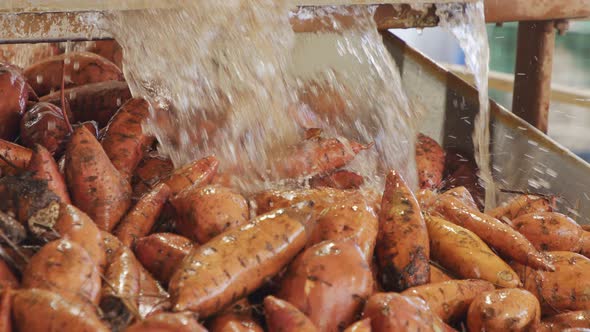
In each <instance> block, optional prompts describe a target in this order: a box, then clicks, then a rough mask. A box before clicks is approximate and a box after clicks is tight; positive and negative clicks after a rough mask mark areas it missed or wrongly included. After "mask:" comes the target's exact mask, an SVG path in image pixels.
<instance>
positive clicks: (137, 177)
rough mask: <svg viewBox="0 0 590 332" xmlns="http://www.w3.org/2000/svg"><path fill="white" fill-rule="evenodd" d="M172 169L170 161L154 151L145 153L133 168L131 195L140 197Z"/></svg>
mask: <svg viewBox="0 0 590 332" xmlns="http://www.w3.org/2000/svg"><path fill="white" fill-rule="evenodd" d="M173 170H174V165H173V164H172V161H171V160H170V159H168V158H164V157H161V156H159V155H157V154H155V153H148V154H146V155H145V156H144V157H143V159H142V160H141V161H140V162H139V165H138V166H137V168H136V169H135V174H134V175H133V179H132V181H131V183H132V185H133V196H135V197H141V196H143V194H145V193H146V192H148V191H150V189H151V188H153V187H154V186H155V184H156V183H158V182H159V181H160V180H161V179H163V178H165V177H167V176H169V175H170V174H171V173H172V171H173Z"/></svg>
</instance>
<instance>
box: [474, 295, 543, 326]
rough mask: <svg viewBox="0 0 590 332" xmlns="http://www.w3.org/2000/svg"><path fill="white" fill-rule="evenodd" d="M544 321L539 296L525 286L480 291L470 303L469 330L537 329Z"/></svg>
mask: <svg viewBox="0 0 590 332" xmlns="http://www.w3.org/2000/svg"><path fill="white" fill-rule="evenodd" d="M540 320H541V307H540V305H539V301H538V300H537V298H536V297H535V296H534V295H533V294H531V293H530V292H528V291H526V290H523V289H499V290H495V291H491V292H485V293H482V294H479V295H478V296H476V297H475V298H474V299H473V302H471V305H469V311H468V313H467V327H468V329H469V331H490V332H494V331H498V332H504V331H506V332H509V331H510V332H517V331H518V332H520V331H534V329H535V327H536V326H537V324H539V322H540Z"/></svg>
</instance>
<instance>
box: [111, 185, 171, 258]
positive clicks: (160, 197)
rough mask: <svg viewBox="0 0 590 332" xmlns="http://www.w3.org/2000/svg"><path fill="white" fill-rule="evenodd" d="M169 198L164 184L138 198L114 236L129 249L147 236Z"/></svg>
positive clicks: (168, 192)
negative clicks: (139, 239)
mask: <svg viewBox="0 0 590 332" xmlns="http://www.w3.org/2000/svg"><path fill="white" fill-rule="evenodd" d="M169 196H170V188H168V186H167V185H166V184H165V183H160V184H159V185H158V186H156V187H155V188H154V189H153V190H152V191H151V192H148V193H147V194H145V195H144V196H143V197H141V198H140V200H139V201H138V202H137V203H136V204H135V206H133V207H132V208H131V210H130V211H129V212H128V213H127V215H126V216H125V217H124V218H123V220H121V222H120V223H119V225H118V226H117V228H116V230H115V232H114V234H115V235H116V236H117V237H118V238H119V240H121V242H122V243H123V244H124V245H126V246H129V247H130V246H132V245H133V243H134V242H135V241H136V240H137V239H138V238H140V237H142V236H146V235H148V234H149V232H150V230H151V229H152V227H153V226H154V223H155V222H156V219H157V218H158V217H159V216H160V212H162V209H163V208H164V204H165V203H166V202H167V201H168V197H169Z"/></svg>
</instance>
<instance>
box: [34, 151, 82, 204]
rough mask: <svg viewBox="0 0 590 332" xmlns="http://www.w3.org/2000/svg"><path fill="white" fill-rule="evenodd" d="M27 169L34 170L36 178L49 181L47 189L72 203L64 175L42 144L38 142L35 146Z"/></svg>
mask: <svg viewBox="0 0 590 332" xmlns="http://www.w3.org/2000/svg"><path fill="white" fill-rule="evenodd" d="M27 169H28V171H29V172H32V177H33V178H34V179H38V180H45V181H47V189H49V190H51V191H53V192H54V193H55V194H56V195H57V196H58V197H59V199H60V200H61V201H62V202H64V203H66V204H70V203H71V200H70V194H69V193H68V188H67V187H66V182H65V180H64V177H63V175H62V174H61V173H60V172H59V168H58V167H57V163H56V162H55V159H53V157H52V156H51V153H50V152H49V151H48V150H47V149H46V148H44V147H43V146H42V145H39V144H36V145H35V147H34V148H33V156H32V157H31V161H30V162H29V166H28V168H27Z"/></svg>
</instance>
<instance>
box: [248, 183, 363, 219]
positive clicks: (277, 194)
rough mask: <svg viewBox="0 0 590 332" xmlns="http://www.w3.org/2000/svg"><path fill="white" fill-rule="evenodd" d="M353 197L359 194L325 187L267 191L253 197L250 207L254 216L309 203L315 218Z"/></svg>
mask: <svg viewBox="0 0 590 332" xmlns="http://www.w3.org/2000/svg"><path fill="white" fill-rule="evenodd" d="M353 195H359V192H358V191H353V190H338V189H332V188H327V187H323V188H316V189H298V190H289V191H281V190H267V191H263V192H260V193H258V194H256V195H254V197H253V199H252V203H251V206H254V207H256V214H262V213H267V212H270V211H272V210H274V209H279V208H284V207H288V206H291V205H292V204H296V203H298V202H303V201H310V202H313V207H314V208H313V211H314V217H316V218H317V216H319V214H320V213H321V212H322V211H323V210H324V209H326V208H329V207H330V206H332V205H334V204H336V203H338V202H339V201H341V200H343V199H346V198H349V197H350V196H353Z"/></svg>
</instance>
